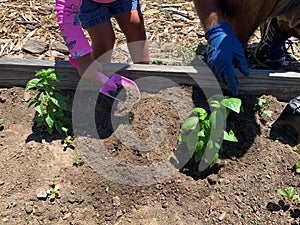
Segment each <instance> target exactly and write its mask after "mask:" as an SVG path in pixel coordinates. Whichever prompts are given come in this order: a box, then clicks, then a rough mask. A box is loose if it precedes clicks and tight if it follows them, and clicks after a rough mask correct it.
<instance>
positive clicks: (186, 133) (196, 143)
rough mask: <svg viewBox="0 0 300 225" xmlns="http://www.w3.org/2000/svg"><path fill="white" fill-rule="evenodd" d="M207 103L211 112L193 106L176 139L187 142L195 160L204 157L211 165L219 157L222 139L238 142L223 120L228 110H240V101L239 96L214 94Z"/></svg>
mask: <svg viewBox="0 0 300 225" xmlns="http://www.w3.org/2000/svg"><path fill="white" fill-rule="evenodd" d="M208 103H209V105H210V107H211V110H212V112H211V113H210V114H209V113H208V112H207V111H206V110H205V109H204V108H194V110H193V115H192V116H191V117H189V118H187V119H186V120H185V121H184V123H183V124H182V127H181V135H180V136H179V138H178V139H179V141H182V142H185V143H186V144H187V148H188V151H189V153H190V155H191V156H193V157H194V160H195V162H199V161H200V160H201V159H204V160H206V161H207V162H208V163H209V164H210V166H212V165H214V164H215V163H216V161H217V160H218V158H219V150H220V149H221V145H220V142H221V141H222V140H226V141H231V142H238V140H237V138H236V137H235V134H234V132H233V131H232V130H230V131H229V132H226V131H225V130H224V122H225V120H226V118H227V116H228V114H229V112H230V111H234V112H236V113H239V112H240V109H241V104H242V102H241V100H240V99H239V98H229V97H222V96H216V97H214V98H212V99H210V100H208Z"/></svg>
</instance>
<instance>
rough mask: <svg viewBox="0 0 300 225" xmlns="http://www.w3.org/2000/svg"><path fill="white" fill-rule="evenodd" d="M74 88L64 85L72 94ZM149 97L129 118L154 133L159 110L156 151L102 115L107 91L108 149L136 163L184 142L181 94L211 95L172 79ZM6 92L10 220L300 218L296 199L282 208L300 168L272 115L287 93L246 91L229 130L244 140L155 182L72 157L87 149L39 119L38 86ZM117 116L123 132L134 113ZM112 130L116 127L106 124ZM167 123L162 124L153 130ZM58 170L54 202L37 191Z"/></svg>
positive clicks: (140, 132) (6, 208)
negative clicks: (130, 180) (109, 172)
mask: <svg viewBox="0 0 300 225" xmlns="http://www.w3.org/2000/svg"><path fill="white" fill-rule="evenodd" d="M182 90H183V91H184V93H185V94H184V96H182V95H181V94H180V93H183V92H182ZM74 93H75V92H74V91H67V90H65V91H64V94H65V95H66V96H68V99H69V101H70V103H71V102H72V98H73V96H74ZM142 96H143V98H142V99H141V100H140V101H139V102H137V103H136V104H135V106H134V107H133V108H132V109H131V119H130V125H131V126H132V129H133V131H134V132H135V134H136V135H137V136H138V137H139V138H141V139H145V140H146V139H147V138H149V136H151V132H149V128H151V127H152V128H153V127H154V128H155V126H154V125H155V122H153V121H154V120H153V119H154V118H157V117H159V118H160V119H161V120H162V121H163V123H164V124H165V128H166V129H165V132H166V133H165V138H164V139H163V141H162V142H161V144H159V145H158V146H157V147H155V148H154V149H152V150H151V151H145V152H142V151H138V150H136V149H131V148H128V147H126V146H124V145H122V143H120V140H118V139H119V138H118V137H117V136H116V134H115V133H114V132H112V131H111V130H110V123H104V121H105V120H106V119H105V118H107V120H110V118H111V115H110V113H109V107H107V106H108V105H109V104H108V102H107V101H109V100H108V99H106V98H105V97H103V96H102V97H100V99H99V101H98V106H99V107H96V113H95V115H96V118H101V119H99V120H96V121H97V128H98V131H102V133H101V132H99V134H100V136H101V135H102V136H101V138H102V139H103V140H104V143H105V146H106V148H107V150H108V152H109V153H110V155H111V156H112V157H113V158H115V159H117V160H119V161H120V162H123V163H126V164H128V165H133V166H136V165H140V166H149V165H151V164H153V163H157V162H159V161H162V160H164V159H166V158H167V157H168V155H169V154H170V153H172V152H173V151H174V150H175V149H177V148H178V146H180V145H179V142H178V140H177V137H178V135H179V134H180V125H181V123H182V121H181V118H179V116H178V112H177V111H178V109H176V108H174V103H176V101H177V102H180V100H179V101H178V99H181V100H182V98H183V97H188V98H192V99H193V101H194V102H196V104H203V103H204V101H203V96H202V93H201V92H200V91H199V90H197V89H195V88H191V87H175V88H174V87H173V88H167V89H165V90H162V91H161V92H160V93H157V94H153V93H152V94H150V93H144V92H143V93H142ZM166 96H168V97H166ZM0 97H1V103H0V106H1V107H0V115H1V118H2V119H4V123H3V125H2V126H1V130H0V136H1V139H0V149H1V159H0V174H1V176H0V202H1V211H0V220H1V223H3V224H122V225H123V224H167V223H169V224H212V225H213V224H276V225H277V224H292V223H294V222H295V221H296V218H297V217H299V213H298V209H297V207H296V206H295V205H291V206H290V207H289V208H288V209H284V210H283V209H282V207H281V206H279V204H278V203H279V201H280V200H281V199H282V197H281V196H279V195H278V194H277V193H276V191H277V189H279V188H288V187H297V186H298V183H299V177H298V176H297V175H295V174H294V172H293V167H294V165H295V163H296V161H297V159H298V155H297V154H296V153H295V152H294V147H293V146H291V145H289V144H287V143H285V142H286V141H285V140H283V139H282V138H280V137H277V138H274V137H272V138H271V137H270V128H269V124H270V123H271V122H272V121H274V120H275V119H276V118H277V117H278V116H279V115H280V113H281V112H282V110H283V109H284V107H285V106H286V102H280V101H278V100H277V99H276V98H275V97H273V96H271V95H265V96H256V97H255V96H250V95H243V96H240V98H241V99H242V102H243V107H244V111H243V112H242V113H240V114H233V113H232V114H230V116H229V118H228V121H227V129H232V130H234V132H235V133H236V136H237V138H238V140H239V142H238V143H228V142H224V143H223V148H224V150H223V152H222V153H221V156H220V159H219V161H218V163H217V164H216V165H215V166H213V167H212V169H210V170H206V171H205V172H199V171H197V170H196V169H195V167H194V164H193V163H191V162H189V163H188V164H187V165H186V166H185V167H184V168H182V169H181V170H180V171H177V172H176V173H175V174H173V175H172V176H170V177H167V178H166V180H164V181H160V182H158V183H154V184H151V185H148V186H134V185H133V186H131V185H127V184H124V183H122V182H119V183H118V182H116V181H113V180H114V179H108V177H105V176H103V174H101V173H98V172H97V171H99V170H97V168H95V165H92V166H93V167H91V166H90V165H89V163H87V161H85V163H84V164H83V165H81V166H75V165H73V163H74V158H76V154H77V152H78V151H80V148H79V147H78V146H77V147H76V139H75V149H70V148H67V149H66V150H63V146H62V143H61V140H62V139H63V136H61V135H46V134H45V133H40V132H39V131H38V129H36V127H35V126H34V124H33V122H32V118H33V116H34V110H32V109H29V110H26V105H27V102H28V100H29V98H30V97H31V94H24V89H23V88H20V87H14V88H2V89H0ZM257 97H260V98H263V99H265V100H266V101H267V103H268V104H269V107H268V110H271V111H272V112H273V114H272V116H271V117H269V116H267V115H266V114H264V113H262V111H260V110H258V111H257V110H255V108H257V106H255V102H256V99H257ZM166 99H167V100H166ZM104 106H106V107H104ZM181 109H182V112H185V113H183V114H182V115H183V117H187V116H188V115H189V113H190V112H191V108H188V107H187V108H184V107H181ZM100 115H101V117H100ZM116 117H118V115H117V116H116ZM119 121H120V122H119V124H118V129H119V130H120V129H121V132H120V133H121V134H122V129H125V128H122V126H124V125H125V124H126V122H124V121H123V120H119ZM159 121H160V120H158V122H159ZM105 130H106V131H108V132H107V133H105V132H104V133H103V131H105ZM125 131H126V130H124V132H125ZM160 132H161V131H160V130H159V129H156V130H155V129H154V133H152V134H154V135H157V134H160ZM84 138H86V139H87V137H84ZM87 140H88V139H87ZM77 159H78V156H77ZM93 168H94V169H93ZM140 176H141V177H143V176H144V174H140ZM52 177H55V181H54V182H55V184H59V185H60V190H61V191H60V195H61V197H60V198H59V199H55V201H53V202H50V201H49V199H46V200H39V199H37V194H36V191H37V190H38V189H39V188H43V189H48V188H49V185H51V184H52V181H51V178H52ZM285 202H286V203H289V201H287V200H285Z"/></svg>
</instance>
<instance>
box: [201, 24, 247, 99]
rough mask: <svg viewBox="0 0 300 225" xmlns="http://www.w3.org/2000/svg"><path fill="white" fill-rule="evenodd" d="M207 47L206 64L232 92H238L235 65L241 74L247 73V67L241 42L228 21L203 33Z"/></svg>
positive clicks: (234, 93)
mask: <svg viewBox="0 0 300 225" xmlns="http://www.w3.org/2000/svg"><path fill="white" fill-rule="evenodd" d="M205 37H206V40H207V41H208V44H209V47H208V51H207V65H208V66H209V67H210V69H211V70H212V71H213V73H214V74H215V76H216V77H217V79H218V80H219V81H221V82H224V83H226V84H227V85H228V87H229V89H230V90H231V92H232V94H233V95H234V96H236V95H237V94H238V85H239V83H238V79H237V77H236V75H235V73H234V69H233V68H234V67H237V68H238V69H239V70H240V71H241V73H242V74H244V75H248V74H249V69H248V65H247V60H246V57H245V53H244V49H243V47H242V44H241V43H240V42H239V40H238V39H237V37H236V36H235V35H234V33H233V31H232V28H231V26H230V25H229V24H228V23H225V22H224V23H219V24H216V25H214V26H212V27H210V28H209V29H208V30H207V32H206V33H205Z"/></svg>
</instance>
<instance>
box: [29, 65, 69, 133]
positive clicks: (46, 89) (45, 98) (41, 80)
mask: <svg viewBox="0 0 300 225" xmlns="http://www.w3.org/2000/svg"><path fill="white" fill-rule="evenodd" d="M35 76H36V77H38V78H33V79H31V80H30V81H28V82H27V85H26V88H25V91H29V90H31V89H35V90H36V92H37V93H36V95H35V97H34V98H33V99H32V100H31V101H30V102H29V103H28V105H27V108H30V107H31V106H33V107H34V109H35V110H36V114H35V117H34V119H33V120H34V122H36V123H37V126H38V127H41V128H42V129H46V130H47V132H48V133H49V134H52V133H53V131H54V130H56V131H57V132H58V133H62V132H65V133H66V132H67V131H68V129H67V128H66V126H67V125H68V124H69V122H70V119H69V118H68V117H67V116H66V115H65V112H66V111H70V110H71V109H70V107H69V106H68V104H67V102H66V98H65V96H63V95H62V94H61V91H60V89H59V88H57V87H56V86H54V85H53V83H55V82H61V78H62V77H61V76H59V75H57V74H55V71H54V69H52V68H50V69H47V70H45V69H42V70H40V71H37V72H36V75H35Z"/></svg>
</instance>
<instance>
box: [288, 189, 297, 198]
mask: <svg viewBox="0 0 300 225" xmlns="http://www.w3.org/2000/svg"><path fill="white" fill-rule="evenodd" d="M287 193H288V198H289V199H294V196H295V195H296V190H295V188H293V187H289V188H288V191H287Z"/></svg>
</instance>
